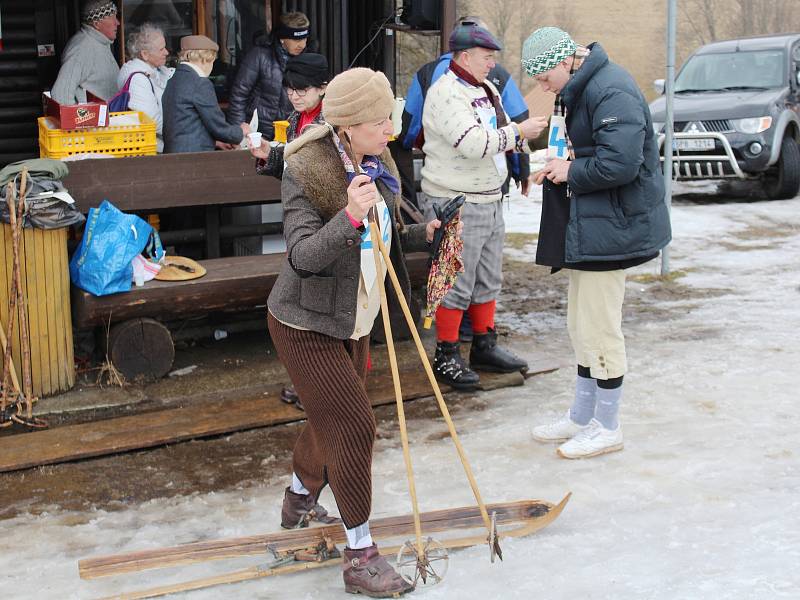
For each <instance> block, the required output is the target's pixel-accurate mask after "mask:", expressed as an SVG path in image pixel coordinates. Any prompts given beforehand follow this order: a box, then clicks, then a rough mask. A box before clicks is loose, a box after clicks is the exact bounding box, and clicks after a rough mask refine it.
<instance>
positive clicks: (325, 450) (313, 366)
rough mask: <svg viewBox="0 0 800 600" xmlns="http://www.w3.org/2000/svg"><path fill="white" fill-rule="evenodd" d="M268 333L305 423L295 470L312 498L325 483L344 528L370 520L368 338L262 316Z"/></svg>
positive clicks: (372, 418) (372, 427) (371, 436)
mask: <svg viewBox="0 0 800 600" xmlns="http://www.w3.org/2000/svg"><path fill="white" fill-rule="evenodd" d="M267 323H268V327H269V333H270V336H271V337H272V342H273V344H275V348H276V350H277V351H278V357H279V358H280V360H281V362H282V363H283V366H284V367H285V368H286V370H287V371H288V373H289V378H290V379H291V380H292V383H293V384H294V387H295V390H296V391H297V394H298V396H299V397H300V399H301V401H302V402H303V407H304V409H305V412H306V417H307V418H308V421H307V422H306V426H305V428H304V429H303V432H302V433H301V434H300V437H299V438H298V440H297V443H296V444H295V447H294V459H293V467H294V472H295V473H296V474H297V477H298V478H299V479H300V481H302V482H303V486H304V487H305V488H306V489H307V490H308V491H309V492H311V494H312V495H313V496H314V498H319V494H320V492H321V491H322V489H323V488H324V487H325V485H326V484H330V486H331V490H332V491H333V495H334V497H335V498H336V505H337V507H338V508H339V514H340V515H341V517H342V520H343V521H344V525H345V527H347V528H348V529H351V528H353V527H356V526H358V525H361V524H362V523H364V522H365V521H367V520H368V519H369V514H370V511H371V509H372V445H373V443H374V441H375V415H374V414H373V412H372V406H371V404H370V402H369V397H368V396H367V391H366V389H365V387H364V382H365V380H366V376H367V355H368V353H369V336H368V335H367V336H364V337H362V338H360V339H358V340H339V339H336V338H333V337H331V336H328V335H325V334H322V333H317V332H315V331H304V330H301V329H294V328H293V327H289V326H288V325H284V324H283V323H281V322H280V321H278V320H277V319H276V318H275V317H273V316H272V314H269V315H268V317H267Z"/></svg>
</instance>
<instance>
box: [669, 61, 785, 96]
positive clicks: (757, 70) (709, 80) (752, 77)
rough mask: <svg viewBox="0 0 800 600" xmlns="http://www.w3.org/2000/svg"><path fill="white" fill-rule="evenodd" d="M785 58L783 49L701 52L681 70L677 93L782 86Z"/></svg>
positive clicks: (676, 82) (677, 82) (783, 84)
mask: <svg viewBox="0 0 800 600" xmlns="http://www.w3.org/2000/svg"><path fill="white" fill-rule="evenodd" d="M784 61H785V58H784V54H783V52H782V51H781V50H758V51H753V52H727V53H721V54H698V55H695V56H693V57H692V58H690V59H689V61H688V62H687V63H686V65H685V66H684V67H683V69H681V72H680V74H679V75H678V78H677V80H676V81H675V92H676V93H677V92H682V91H689V90H693V91H710V90H726V89H739V90H740V89H748V88H755V89H758V88H776V87H782V86H785V85H786V69H785V67H784V65H785V62H784Z"/></svg>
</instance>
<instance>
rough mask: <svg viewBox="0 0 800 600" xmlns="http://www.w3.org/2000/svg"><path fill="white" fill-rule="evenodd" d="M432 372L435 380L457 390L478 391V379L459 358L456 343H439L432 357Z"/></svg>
mask: <svg viewBox="0 0 800 600" xmlns="http://www.w3.org/2000/svg"><path fill="white" fill-rule="evenodd" d="M433 372H434V374H435V375H436V379H437V380H439V381H440V382H441V383H445V384H447V385H449V386H450V387H452V388H455V389H457V390H463V391H469V390H476V389H478V383H479V382H480V377H479V376H478V374H477V373H476V372H475V371H473V370H472V369H470V368H469V367H468V366H467V363H466V362H464V359H463V358H461V346H460V344H459V343H458V342H439V343H438V344H436V354H434V356H433Z"/></svg>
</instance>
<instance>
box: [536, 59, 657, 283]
mask: <svg viewBox="0 0 800 600" xmlns="http://www.w3.org/2000/svg"><path fill="white" fill-rule="evenodd" d="M589 48H590V49H591V53H590V54H589V56H588V57H587V58H586V60H585V61H584V63H583V65H582V66H581V67H580V68H579V69H578V70H577V71H576V72H575V74H574V75H573V76H572V78H571V79H570V81H569V82H568V83H567V84H566V85H565V86H564V89H563V90H562V91H561V97H562V99H563V101H564V104H565V106H566V110H567V120H566V122H567V135H569V138H570V140H571V142H572V146H573V149H574V152H575V159H574V161H573V162H572V166H571V167H570V170H569V176H568V183H569V187H570V189H571V191H572V196H571V199H570V200H569V202H568V205H569V214H568V215H566V214H565V213H566V205H567V202H566V200H565V198H564V197H563V196H564V193H563V192H564V188H565V186H554V185H552V184H549V182H548V185H546V186H545V189H544V201H543V202H544V203H547V204H548V206H547V207H545V205H544V203H543V206H542V221H541V233H540V242H539V243H540V245H541V246H542V247H541V249H540V252H537V262H539V263H540V264H545V265H548V266H554V267H562V266H564V267H573V268H582V266H586V265H581V264H580V263H606V265H600V264H595V265H594V268H595V269H596V268H600V269H604V268H607V269H615V268H624V267H627V266H632V265H633V264H638V263H641V262H644V261H645V260H647V259H649V258H653V257H655V256H656V255H657V254H658V251H659V250H660V249H661V248H663V247H664V246H666V245H667V243H669V241H670V239H671V228H670V220H669V212H668V210H667V205H666V204H665V202H664V183H663V175H662V173H661V165H660V160H659V153H658V144H657V142H656V138H655V134H654V133H653V126H652V121H651V118H650V110H649V108H648V106H647V103H646V102H645V99H644V97H643V96H642V93H641V92H640V91H639V88H638V87H637V86H636V82H635V81H634V80H633V77H631V76H630V74H629V73H628V72H627V71H625V70H624V69H623V68H622V67H620V66H618V65H616V64H614V63H612V62H610V61H609V60H608V55H607V54H606V52H605V50H603V48H602V47H601V46H600V45H599V44H592V45H591V46H590V47H589ZM570 263H573V264H570ZM575 263H578V264H577V265H574V264H575ZM586 268H588V269H593V266H592V265H591V264H589V265H588V266H587V267H586Z"/></svg>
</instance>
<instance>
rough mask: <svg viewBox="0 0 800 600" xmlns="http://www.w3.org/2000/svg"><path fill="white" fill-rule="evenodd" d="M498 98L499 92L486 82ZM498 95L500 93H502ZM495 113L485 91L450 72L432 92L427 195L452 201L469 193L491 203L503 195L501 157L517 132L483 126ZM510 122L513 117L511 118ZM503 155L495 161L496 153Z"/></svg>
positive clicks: (426, 118)
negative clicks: (456, 196)
mask: <svg viewBox="0 0 800 600" xmlns="http://www.w3.org/2000/svg"><path fill="white" fill-rule="evenodd" d="M486 84H487V85H489V86H491V87H492V89H493V90H494V92H495V94H497V90H496V89H495V88H494V86H493V85H492V83H491V82H489V81H487V82H486ZM497 95H498V96H499V94H497ZM487 115H492V117H491V118H492V119H493V118H494V116H493V115H494V109H493V107H492V103H491V101H490V99H489V97H488V96H487V95H486V92H485V90H484V89H483V87H476V86H473V85H470V84H468V83H466V82H465V81H463V80H461V79H459V78H458V77H457V76H456V75H455V73H453V71H451V70H448V71H447V72H446V73H445V74H444V75H442V76H441V77H440V78H439V79H438V80H437V81H436V83H434V84H433V85H432V86H431V88H430V89H429V90H428V95H427V96H426V98H425V108H424V109H423V113H422V126H423V128H424V131H425V144H424V146H423V148H422V149H423V152H425V165H424V166H423V167H422V191H423V192H425V193H426V194H428V195H430V196H437V197H453V196H455V195H456V194H459V193H464V194H465V195H466V198H467V202H475V203H479V204H481V203H488V202H494V201H496V200H499V199H500V198H501V197H502V193H501V191H500V187H501V186H502V185H503V182H504V181H505V179H506V174H505V173H504V172H501V170H500V169H498V165H497V163H500V164H503V165H504V164H505V158H504V157H503V156H502V153H504V152H506V151H507V150H513V149H514V147H515V145H516V139H515V137H514V129H513V127H512V126H511V125H506V126H505V127H501V128H500V129H495V128H494V125H493V124H492V123H483V122H482V121H481V116H483V120H486V117H487ZM508 122H509V123H510V122H511V119H508ZM498 154H500V155H501V157H500V158H501V159H500V160H497V161H496V160H495V155H498Z"/></svg>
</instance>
